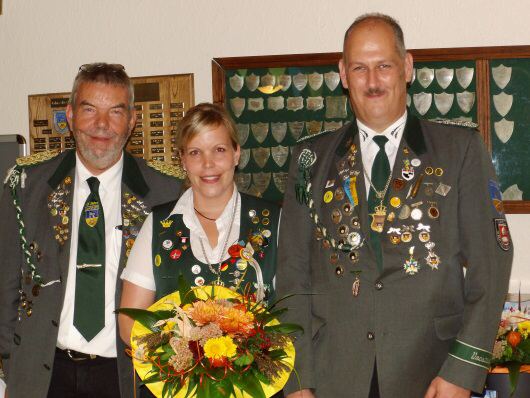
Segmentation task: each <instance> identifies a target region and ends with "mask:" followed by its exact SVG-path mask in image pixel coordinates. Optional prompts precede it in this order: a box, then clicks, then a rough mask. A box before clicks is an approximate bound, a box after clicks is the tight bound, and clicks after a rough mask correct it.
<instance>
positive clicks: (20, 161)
mask: <svg viewBox="0 0 530 398" xmlns="http://www.w3.org/2000/svg"><path fill="white" fill-rule="evenodd" d="M59 153H60V152H59V151H57V150H51V151H43V152H37V153H34V154H32V155H29V156H23V157H21V158H17V160H16V163H17V166H20V167H28V166H33V165H35V164H39V163H43V162H46V161H48V160H50V159H53V158H54V157H56V156H57V155H59Z"/></svg>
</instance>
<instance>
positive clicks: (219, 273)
mask: <svg viewBox="0 0 530 398" xmlns="http://www.w3.org/2000/svg"><path fill="white" fill-rule="evenodd" d="M238 203H239V193H237V194H236V200H235V201H234V208H233V209H232V217H231V219H230V226H229V227H228V233H227V234H226V238H225V242H224V245H223V250H221V254H220V255H219V261H218V264H219V267H218V268H217V271H216V270H215V269H214V268H213V266H212V263H210V260H209V259H208V256H207V255H206V250H204V244H203V243H202V239H201V238H199V243H200V244H201V249H202V254H203V255H204V258H205V260H206V262H207V263H208V267H209V268H210V271H211V272H212V274H214V275H217V284H220V283H221V261H222V260H223V255H224V253H225V252H226V249H227V246H228V240H229V239H230V234H231V233H232V226H233V225H234V219H235V217H236V209H237V204H238Z"/></svg>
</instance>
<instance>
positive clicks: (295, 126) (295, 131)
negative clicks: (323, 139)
mask: <svg viewBox="0 0 530 398" xmlns="http://www.w3.org/2000/svg"><path fill="white" fill-rule="evenodd" d="M287 125H288V126H289V131H290V132H291V135H292V136H293V137H294V139H295V140H297V141H298V139H299V138H300V136H301V135H302V133H303V131H304V126H305V124H304V122H288V123H287Z"/></svg>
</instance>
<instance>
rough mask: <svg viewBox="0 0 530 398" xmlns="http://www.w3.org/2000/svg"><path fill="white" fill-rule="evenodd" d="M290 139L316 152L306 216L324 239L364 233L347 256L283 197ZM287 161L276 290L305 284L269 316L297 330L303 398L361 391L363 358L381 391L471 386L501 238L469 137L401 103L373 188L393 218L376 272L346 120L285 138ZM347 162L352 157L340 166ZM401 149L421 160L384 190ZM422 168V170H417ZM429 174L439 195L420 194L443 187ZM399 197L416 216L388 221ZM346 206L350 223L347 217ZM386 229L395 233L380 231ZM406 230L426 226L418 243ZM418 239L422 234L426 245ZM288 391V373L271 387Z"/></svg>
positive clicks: (496, 295) (476, 147) (484, 337)
mask: <svg viewBox="0 0 530 398" xmlns="http://www.w3.org/2000/svg"><path fill="white" fill-rule="evenodd" d="M352 144H355V145H356V146H355V147H352V146H351V145H352ZM304 148H311V150H313V151H314V152H315V154H316V156H317V160H316V162H315V164H314V165H313V166H312V167H311V175H312V177H311V183H312V191H313V193H314V196H313V198H314V203H313V205H314V208H315V209H316V212H317V214H318V215H319V221H321V222H322V223H323V225H324V227H325V228H326V231H327V233H328V234H330V235H331V237H333V239H336V242H339V239H341V236H340V235H339V229H341V228H342V231H344V228H343V227H344V226H347V227H348V228H349V233H352V232H357V233H359V234H360V235H359V236H360V237H361V239H364V244H363V245H362V246H361V247H360V248H358V249H357V251H356V252H355V253H354V255H353V256H350V253H344V252H341V251H337V252H336V251H334V250H331V249H329V248H326V247H325V246H328V244H327V242H326V239H321V240H320V241H319V240H317V239H316V235H315V224H314V222H313V220H312V219H311V218H310V217H309V210H308V206H307V205H306V204H303V205H301V204H299V203H298V202H297V200H296V198H295V183H296V181H297V178H298V169H299V167H298V164H297V161H298V158H299V155H300V153H301V151H302V150H303V149H304ZM355 149H357V152H356V153H353V152H352V150H355ZM352 154H353V156H350V155H352ZM350 158H351V159H350ZM292 159H293V161H292V164H291V168H290V175H289V181H288V183H287V188H286V195H285V201H284V207H283V211H282V214H283V216H282V220H281V230H280V244H279V253H278V270H277V284H276V285H277V294H278V295H279V296H283V295H285V294H289V293H308V292H312V293H318V294H319V295H313V296H296V297H294V298H292V299H290V301H289V303H288V304H289V308H290V309H291V310H290V311H289V312H288V313H287V314H286V316H285V317H284V318H283V321H288V322H294V323H299V324H301V325H302V326H303V327H304V329H305V333H304V334H303V335H302V336H301V337H300V338H299V339H298V340H297V341H296V342H295V347H296V363H295V367H296V369H297V371H298V375H299V376H300V380H301V387H302V388H313V389H314V390H315V391H316V396H317V397H355V398H363V397H367V396H368V392H369V389H370V381H371V378H372V373H373V369H374V363H375V360H376V359H377V372H378V376H379V386H380V393H381V397H382V398H395V397H400V398H401V397H407V398H414V397H423V396H424V394H425V393H426V391H427V388H428V387H429V384H430V383H431V381H432V380H433V379H434V378H435V377H436V376H441V377H442V378H443V379H445V380H446V381H449V382H451V383H453V384H456V385H459V386H462V387H465V388H467V389H471V390H473V391H482V388H483V385H484V380H485V377H486V372H487V368H488V361H489V359H490V358H491V354H490V353H491V350H492V348H493V343H494V340H495V336H496V332H497V328H498V325H499V320H500V313H501V310H502V305H503V302H504V299H505V295H506V292H507V288H508V280H509V276H510V269H511V262H512V256H513V248H512V246H511V242H509V239H510V237H509V233H508V231H507V226H506V224H505V217H504V213H503V212H502V207H501V206H502V205H501V206H499V203H498V202H497V200H496V199H498V197H499V196H500V192H499V191H498V188H497V187H496V185H497V178H496V176H495V171H494V168H493V165H492V162H491V158H490V156H489V155H488V152H487V150H486V148H485V145H484V142H483V140H482V138H481V136H480V134H479V133H478V132H477V131H474V130H471V129H465V128H459V127H454V126H447V125H442V124H437V123H432V122H427V121H422V120H419V119H417V118H416V117H414V116H410V114H409V116H408V119H407V122H406V126H405V130H404V133H403V138H402V140H401V143H400V146H399V149H398V153H397V158H396V160H395V165H394V168H393V175H392V182H391V184H390V188H389V190H388V193H387V196H388V198H390V200H388V204H387V206H388V209H387V215H389V214H390V213H391V212H393V213H394V218H393V221H388V219H386V221H385V223H384V229H383V232H382V240H381V242H382V252H383V269H382V271H381V272H380V271H379V269H378V267H377V263H376V258H375V256H374V253H373V251H372V249H371V247H370V243H369V240H370V222H371V221H372V218H371V217H369V215H368V211H367V203H366V202H367V199H366V197H367V195H366V192H367V191H366V187H365V179H364V175H363V171H362V157H361V152H360V140H359V134H358V130H357V124H356V123H355V121H354V122H353V123H351V124H349V125H346V126H344V127H343V128H341V129H339V130H337V131H336V132H334V133H332V134H329V135H326V136H324V137H319V138H316V139H315V140H313V141H312V142H308V143H302V144H300V145H298V146H297V147H296V148H295V149H294V151H293V156H292ZM415 159H417V160H415ZM349 160H353V162H352V163H353V164H352V166H351V167H350V166H348V161H349ZM407 160H408V161H409V162H413V160H414V162H413V163H414V164H416V165H417V163H418V160H419V161H420V162H421V164H420V165H419V166H417V167H414V169H415V170H414V178H413V179H412V180H411V181H405V184H404V186H403V187H402V188H401V189H398V188H399V187H400V183H399V181H396V182H394V180H396V179H403V176H402V174H403V171H402V170H403V169H404V168H405V165H406V161H407ZM345 165H346V166H345ZM428 167H432V168H433V170H432V171H433V173H432V174H430V175H428V174H427V172H430V171H431V170H430V169H428ZM344 169H346V170H347V171H342V170H344ZM436 169H439V170H438V173H436ZM420 174H423V180H422V184H421V185H420V187H419V189H418V192H417V196H416V197H415V198H413V199H412V198H409V199H406V196H407V193H408V192H409V189H410V188H411V187H413V186H414V185H415V183H416V181H417V180H418V178H419V175H420ZM437 174H439V175H437ZM345 175H348V176H352V177H355V176H356V178H357V180H356V183H355V184H352V185H353V186H354V190H356V191H357V198H358V203H357V205H356V206H355V207H354V209H353V212H352V214H349V213H348V212H347V211H345V208H344V207H343V206H344V204H345V203H346V202H348V203H349V201H348V197H347V195H341V192H339V195H338V198H339V199H337V192H336V190H337V188H340V187H343V183H342V181H343V179H342V177H343V176H345ZM333 180H334V183H333ZM423 183H427V184H431V185H425V184H423ZM440 183H442V184H445V186H446V187H445V191H447V186H448V187H450V189H449V191H448V192H445V196H444V195H442V194H439V193H432V196H429V195H428V194H427V193H428V190H427V188H428V187H431V188H432V189H433V190H438V192H443V191H444V189H443V188H444V187H443V186H442V187H440ZM332 184H333V185H332ZM326 185H327V186H328V187H326ZM331 185H332V186H331ZM328 191H330V193H331V194H332V196H333V197H332V199H331V200H330V194H329V193H328V194H327V197H326V199H324V195H325V193H326V192H328ZM342 196H344V198H342V200H340V199H341V197H342ZM394 198H395V199H394ZM327 201H329V203H327ZM392 202H393V203H395V204H398V205H399V206H400V207H393V206H392V205H391V204H390V203H392ZM430 202H434V203H430ZM404 204H407V205H408V206H410V207H411V210H412V209H413V207H412V205H413V204H415V205H416V207H417V208H419V209H420V210H421V212H422V214H423V216H422V218H421V219H419V220H415V219H413V218H412V217H411V216H410V215H409V216H408V217H407V218H404V219H401V218H400V217H399V216H400V215H401V216H404V215H403V214H401V211H402V209H403V207H404ZM495 204H496V205H497V207H495ZM433 207H434V209H432V208H433ZM498 209H500V212H499V211H498ZM336 210H338V213H337V211H336ZM346 210H349V211H351V210H350V209H348V208H347V207H346ZM416 213H418V212H416ZM405 214H406V211H405ZM437 215H438V217H437V218H432V217H435V216H437ZM355 217H357V219H356V220H358V221H359V223H360V227H359V229H356V228H355V227H354V225H353V224H354V222H353V220H354V218H355ZM391 218H392V217H391ZM420 224H421V225H420ZM426 226H427V227H426ZM411 227H412V228H411ZM391 228H394V230H390V229H391ZM396 230H399V233H397V232H395V231H396ZM407 230H408V231H407ZM392 231H394V234H397V235H398V237H399V243H396V244H394V243H392V242H391V237H392V233H389V232H392ZM411 231H412V232H411ZM403 232H410V233H411V235H410V236H407V234H405V235H406V236H407V238H409V237H410V241H408V242H403V241H401V235H403ZM420 232H428V233H429V240H428V241H422V240H420ZM392 238H395V237H392ZM424 238H425V235H423V239H424ZM343 239H345V238H343ZM346 239H347V236H346ZM395 242H397V240H395ZM429 242H432V243H434V244H435V246H434V247H432V246H431V247H430V250H429V249H428V247H427V243H429ZM412 246H414V251H413V255H412V257H413V260H415V261H417V262H418V264H419V265H420V268H419V270H418V272H417V273H413V269H411V267H410V264H412V263H411V255H410V250H411V247H412ZM293 248H296V250H293ZM430 252H433V253H434V254H435V255H436V256H438V257H439V260H440V262H439V264H437V267H438V269H436V268H435V267H431V266H429V265H428V264H427V259H428V258H429V254H430ZM336 253H338V255H339V257H338V260H337V258H336ZM407 261H408V263H407ZM464 264H467V267H466V269H465V271H464ZM338 266H340V267H342V272H341V269H338V268H337V267H338ZM406 269H408V270H409V272H410V274H409V273H407V272H406ZM359 272H360V273H359ZM464 273H465V277H464ZM355 275H358V276H359V282H360V283H359V286H358V287H359V290H358V294H357V296H354V295H353V288H354V282H355ZM299 389H300V386H299V384H298V382H297V379H296V377H295V376H293V375H292V376H291V378H290V380H289V382H288V384H287V386H286V388H285V391H286V392H287V393H290V392H293V391H296V390H299Z"/></svg>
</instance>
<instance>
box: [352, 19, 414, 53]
mask: <svg viewBox="0 0 530 398" xmlns="http://www.w3.org/2000/svg"><path fill="white" fill-rule="evenodd" d="M370 22H373V23H385V24H387V25H388V26H390V27H391V28H392V31H393V32H394V40H395V44H396V49H397V52H398V54H399V56H400V57H401V59H405V55H406V54H407V50H406V48H405V38H404V36H403V30H402V29H401V26H399V23H398V21H396V20H395V19H394V18H392V17H391V16H389V15H385V14H381V13H378V12H371V13H368V14H363V15H361V16H360V17H358V18H357V19H356V20H355V21H353V23H352V24H351V25H350V27H349V28H348V30H347V31H346V33H345V35H344V44H343V48H342V56H343V57H344V52H345V50H346V41H347V40H348V37H349V36H350V34H351V32H352V31H353V30H354V29H355V28H356V27H357V26H358V25H360V24H363V23H370Z"/></svg>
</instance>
